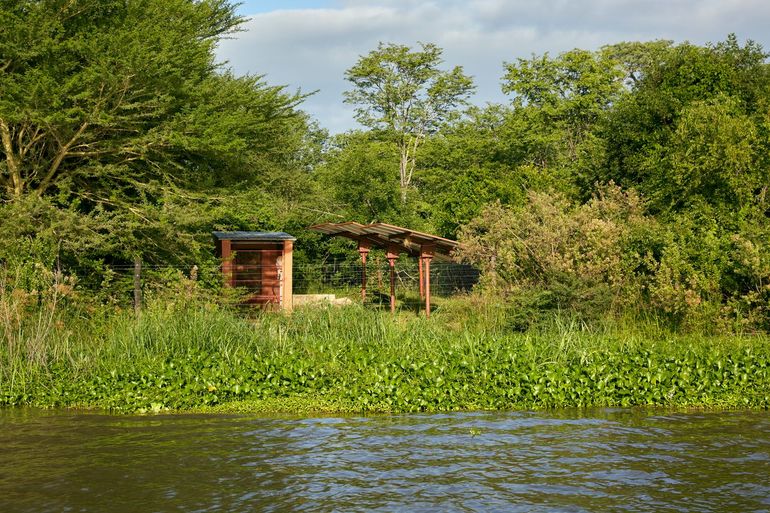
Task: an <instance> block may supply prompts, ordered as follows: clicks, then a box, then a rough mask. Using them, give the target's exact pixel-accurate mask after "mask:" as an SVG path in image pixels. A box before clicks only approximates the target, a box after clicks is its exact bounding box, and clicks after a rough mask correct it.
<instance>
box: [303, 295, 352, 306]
mask: <svg viewBox="0 0 770 513" xmlns="http://www.w3.org/2000/svg"><path fill="white" fill-rule="evenodd" d="M323 304H330V305H337V306H343V305H352V304H353V301H352V300H350V298H346V297H340V298H338V297H337V296H335V295H334V294H294V306H305V305H323Z"/></svg>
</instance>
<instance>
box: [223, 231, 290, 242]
mask: <svg viewBox="0 0 770 513" xmlns="http://www.w3.org/2000/svg"><path fill="white" fill-rule="evenodd" d="M212 233H213V235H214V238H216V239H217V240H255V241H261V242H280V241H285V240H297V238H296V237H293V236H291V235H289V234H288V233H285V232H212Z"/></svg>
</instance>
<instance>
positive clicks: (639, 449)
mask: <svg viewBox="0 0 770 513" xmlns="http://www.w3.org/2000/svg"><path fill="white" fill-rule="evenodd" d="M16 511H20V512H22V511H29V512H45V511H51V512H66V511H72V512H81V511H88V512H101V511H105V512H123V511H125V512H132V513H133V512H152V511H158V512H166V511H185V512H196V511H199V512H204V511H228V512H229V511H234V512H235V511H244V512H245V511H248V512H252V511H388V512H390V511H409V512H419V511H501V512H516V511H522V512H541V511H568V512H583V511H656V512H665V511H671V512H681V511H719V512H726V511H736V512H748V511H757V512H758V511H770V413H768V412H718V413H711V412H706V413H700V412H698V413H667V412H660V411H657V412H656V411H640V410H621V409H617V410H616V409H609V410H607V409H605V410H590V411H556V412H554V411H550V412H511V413H453V414H439V415H394V416H374V417H356V416H352V417H324V418H291V417H254V416H223V415H217V416H213V415H212V416H201V415H176V416H110V415H100V414H94V413H88V414H83V413H72V412H62V411H35V410H0V512H3V513H10V512H16Z"/></svg>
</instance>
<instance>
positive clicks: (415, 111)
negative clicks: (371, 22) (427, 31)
mask: <svg viewBox="0 0 770 513" xmlns="http://www.w3.org/2000/svg"><path fill="white" fill-rule="evenodd" d="M420 46H421V50H417V51H413V50H412V49H411V48H409V47H408V46H404V45H397V44H383V43H380V44H379V46H378V47H377V49H376V50H373V51H371V52H370V53H369V54H368V55H366V56H363V57H361V58H360V59H359V61H358V62H357V63H356V64H355V65H354V66H353V67H352V68H350V69H349V70H347V72H346V73H345V78H346V79H347V80H348V81H350V82H351V83H352V84H353V86H354V89H352V90H351V91H347V92H345V102H346V103H352V104H355V105H357V107H356V119H357V120H358V121H359V122H360V123H361V124H362V125H364V126H366V127H369V128H371V129H373V130H376V131H379V132H381V133H382V135H384V136H386V137H387V138H389V139H391V140H393V141H394V142H395V144H396V146H397V148H398V153H399V184H400V188H401V197H402V200H403V201H406V195H407V191H408V190H409V188H410V187H411V186H412V177H413V175H414V170H415V166H416V158H415V157H416V154H417V149H418V147H419V146H420V144H421V143H422V142H423V140H424V139H425V138H426V137H427V136H428V135H430V134H433V133H435V132H436V131H437V130H438V129H439V127H440V125H441V124H442V123H443V122H444V121H446V120H447V118H449V117H450V115H451V114H453V112H454V111H455V109H456V108H457V107H459V106H461V105H464V104H465V103H466V101H467V99H468V97H469V96H470V94H471V93H472V92H473V90H474V86H473V81H472V79H471V78H470V77H468V76H467V75H465V74H464V73H463V70H462V67H460V66H456V67H454V68H453V69H452V70H450V71H442V70H440V69H439V67H438V66H439V65H440V64H441V63H442V59H441V53H442V50H441V49H440V48H439V47H437V46H436V45H434V44H430V43H427V44H423V43H421V44H420Z"/></svg>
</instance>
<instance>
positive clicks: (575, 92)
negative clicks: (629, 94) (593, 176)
mask: <svg viewBox="0 0 770 513" xmlns="http://www.w3.org/2000/svg"><path fill="white" fill-rule="evenodd" d="M505 70H506V73H505V75H504V76H503V92H504V93H508V94H511V93H513V94H515V96H514V98H513V105H514V107H515V108H516V109H519V110H526V111H527V112H529V113H530V115H531V117H532V123H533V124H535V125H537V130H536V132H539V134H540V135H538V136H537V137H539V138H541V139H543V138H544V139H545V141H544V142H543V143H541V144H539V145H540V146H543V147H544V150H542V151H543V153H544V155H549V154H550V155H554V154H557V155H564V156H566V157H567V159H568V160H569V161H574V160H576V159H577V158H578V154H579V149H580V145H581V143H582V142H583V141H584V140H585V139H586V138H587V137H588V136H589V134H590V132H591V130H592V129H593V126H594V125H595V123H596V122H597V120H598V119H599V118H600V117H601V116H602V115H603V114H604V113H605V112H606V111H607V110H608V109H609V108H610V106H611V105H612V104H613V102H614V101H615V100H616V99H617V98H618V96H619V95H620V94H621V93H622V91H623V80H622V79H623V74H622V70H621V69H620V67H619V66H618V62H617V61H615V60H613V59H611V58H609V57H607V56H606V55H604V54H602V53H601V52H589V51H587V50H578V49H576V50H571V51H569V52H565V53H563V54H561V55H559V56H558V57H556V58H551V57H550V56H549V55H548V54H545V55H543V56H541V57H535V56H533V57H532V58H531V59H518V60H517V62H515V63H506V64H505ZM554 149H556V151H555V152H554V151H553V150H554ZM549 150H550V151H549ZM552 159H553V156H551V157H550V160H552Z"/></svg>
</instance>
